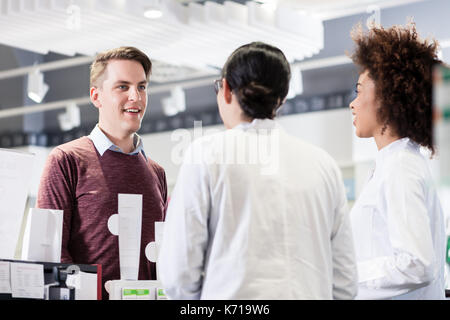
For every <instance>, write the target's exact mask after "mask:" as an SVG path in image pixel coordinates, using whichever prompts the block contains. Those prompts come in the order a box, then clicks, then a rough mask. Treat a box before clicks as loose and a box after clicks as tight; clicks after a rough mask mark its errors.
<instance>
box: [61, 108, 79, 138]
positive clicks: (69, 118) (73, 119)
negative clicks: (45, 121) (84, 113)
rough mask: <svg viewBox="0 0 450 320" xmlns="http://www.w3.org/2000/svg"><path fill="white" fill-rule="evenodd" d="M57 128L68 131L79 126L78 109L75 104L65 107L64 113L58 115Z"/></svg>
mask: <svg viewBox="0 0 450 320" xmlns="http://www.w3.org/2000/svg"><path fill="white" fill-rule="evenodd" d="M58 122H59V127H60V128H61V130H63V131H69V130H72V129H73V128H76V127H79V126H80V124H81V116H80V108H79V107H78V106H77V104H76V103H75V102H70V103H69V104H67V106H66V112H64V113H61V114H59V115H58Z"/></svg>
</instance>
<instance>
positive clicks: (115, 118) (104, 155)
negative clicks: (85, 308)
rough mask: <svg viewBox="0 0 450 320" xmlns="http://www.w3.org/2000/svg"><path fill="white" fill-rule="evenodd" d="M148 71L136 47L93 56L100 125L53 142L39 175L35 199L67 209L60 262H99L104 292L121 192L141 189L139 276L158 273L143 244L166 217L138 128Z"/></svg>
mask: <svg viewBox="0 0 450 320" xmlns="http://www.w3.org/2000/svg"><path fill="white" fill-rule="evenodd" d="M150 72H151V62H150V60H149V58H148V57H147V56H146V55H145V54H144V53H143V52H141V51H140V50H138V49H136V48H133V47H121V48H117V49H113V50H110V51H107V52H104V53H100V54H99V55H97V57H96V59H95V61H94V62H93V63H92V65H91V79H90V80H91V89H90V97H91V102H92V103H93V105H94V106H95V107H96V108H98V111H99V121H98V124H97V125H96V126H95V128H94V129H93V130H92V132H91V134H90V135H89V136H87V137H86V136H85V137H81V138H79V139H77V140H74V141H71V142H68V143H65V144H63V145H60V146H58V147H56V148H55V149H53V150H52V152H51V153H50V155H49V157H48V159H47V162H46V165H45V168H44V172H43V174H42V177H41V181H40V186H39V191H38V196H37V205H36V206H37V207H39V208H45V209H60V210H64V223H63V237H62V253H61V262H63V263H83V264H101V265H102V273H103V274H102V289H103V298H104V299H105V298H107V294H106V291H105V288H104V283H105V282H106V281H108V280H115V279H119V278H120V267H119V246H118V237H117V236H115V235H114V234H112V233H111V231H109V229H108V219H109V218H110V217H111V216H112V215H113V214H117V212H118V194H119V193H128V194H142V195H143V204H142V232H141V251H140V265H139V279H140V280H152V279H153V280H154V279H156V270H155V265H154V263H152V262H150V261H148V260H147V258H146V256H145V247H146V245H147V244H148V243H150V242H152V241H154V239H155V235H154V222H155V221H163V220H164V216H165V210H166V206H167V185H166V177H165V172H164V169H163V168H162V167H160V166H159V165H158V164H157V163H156V162H154V161H152V160H151V159H150V158H149V157H147V155H146V154H145V152H144V149H143V143H142V139H141V138H140V137H139V135H137V134H136V132H137V131H138V130H139V128H140V126H141V122H142V118H143V116H144V113H145V110H146V107H147V82H148V79H149V75H150Z"/></svg>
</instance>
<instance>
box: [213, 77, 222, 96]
mask: <svg viewBox="0 0 450 320" xmlns="http://www.w3.org/2000/svg"><path fill="white" fill-rule="evenodd" d="M220 88H222V79H217V80H214V91H215V92H216V95H217V94H218V93H219V90H220Z"/></svg>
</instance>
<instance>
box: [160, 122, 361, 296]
mask: <svg viewBox="0 0 450 320" xmlns="http://www.w3.org/2000/svg"><path fill="white" fill-rule="evenodd" d="M347 208H348V207H347V201H346V197H345V188H344V185H343V181H342V179H341V174H340V171H339V168H338V167H337V165H336V163H335V162H334V160H333V159H332V158H331V157H330V156H329V155H328V154H326V153H325V152H324V151H323V150H321V149H319V148H317V147H314V146H312V145H310V144H308V143H305V142H302V141H301V140H299V139H297V138H295V137H292V136H290V135H288V134H287V133H286V132H285V131H284V130H283V129H282V128H281V127H279V126H278V125H277V124H276V122H275V121H273V120H267V119H266V120H257V119H256V120H254V121H253V122H252V123H244V124H241V125H238V126H237V127H235V128H233V129H230V130H226V131H224V132H220V133H217V134H214V135H210V136H205V137H202V138H200V139H198V140H195V141H194V142H193V143H192V144H191V145H190V147H189V148H188V150H187V151H186V153H185V159H184V162H183V164H182V165H181V168H180V171H179V175H178V179H177V183H176V185H175V188H174V190H173V192H172V195H171V200H170V202H169V207H168V210H167V215H166V222H165V226H164V238H163V241H162V248H161V251H160V255H159V258H158V267H159V271H160V277H161V281H162V283H163V287H164V288H165V290H166V293H167V295H168V296H169V297H170V298H171V299H200V298H201V299H333V298H337V299H352V298H353V297H354V296H355V295H356V263H355V259H354V252H353V242H352V238H351V230H350V221H349V216H348V211H347Z"/></svg>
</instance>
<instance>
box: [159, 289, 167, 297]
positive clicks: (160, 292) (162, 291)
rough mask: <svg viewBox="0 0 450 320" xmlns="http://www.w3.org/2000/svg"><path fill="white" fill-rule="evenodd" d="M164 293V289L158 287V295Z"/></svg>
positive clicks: (163, 294)
mask: <svg viewBox="0 0 450 320" xmlns="http://www.w3.org/2000/svg"><path fill="white" fill-rule="evenodd" d="M165 295H166V294H165V293H164V289H158V297H161V296H162V297H164V296H165Z"/></svg>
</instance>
